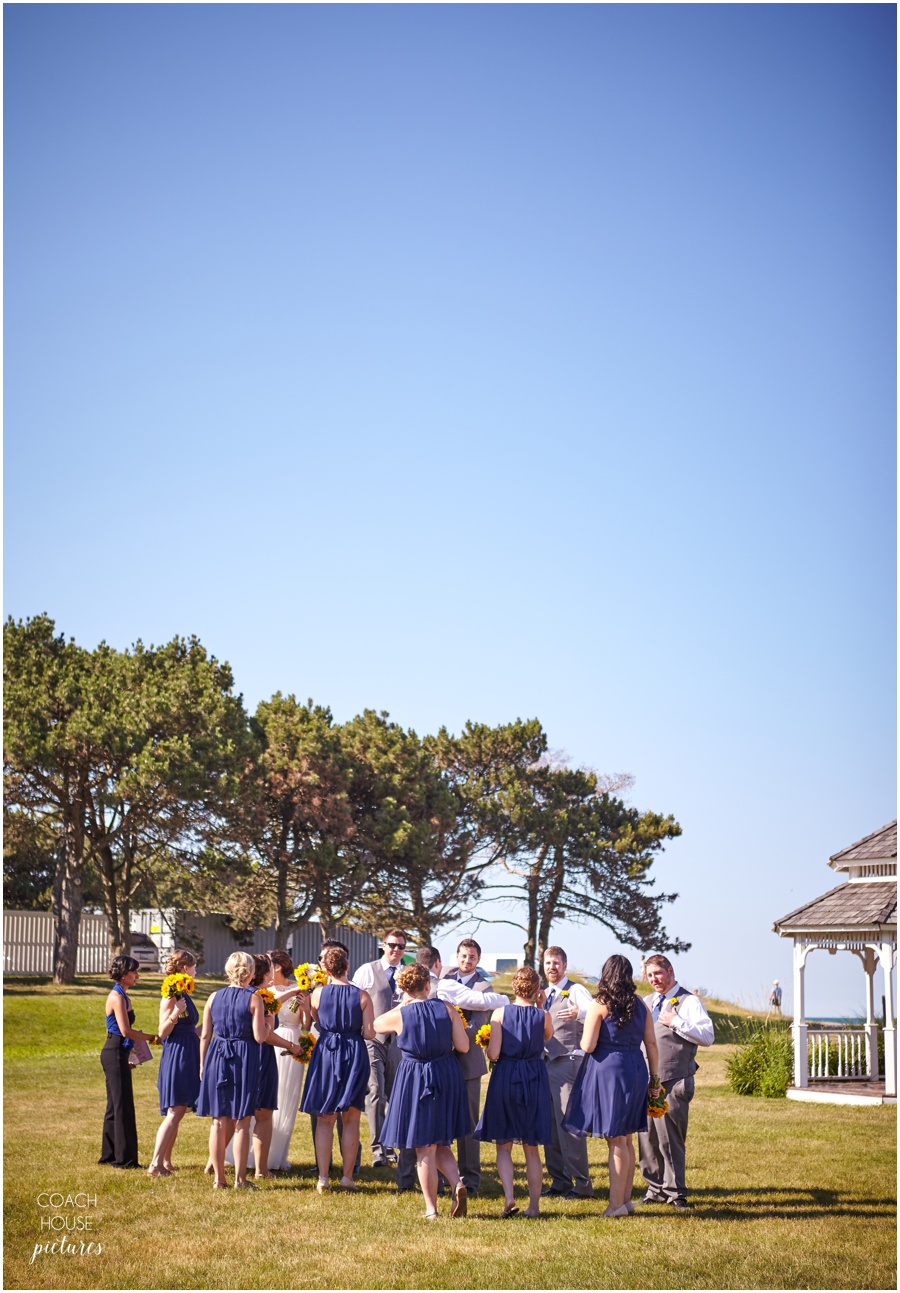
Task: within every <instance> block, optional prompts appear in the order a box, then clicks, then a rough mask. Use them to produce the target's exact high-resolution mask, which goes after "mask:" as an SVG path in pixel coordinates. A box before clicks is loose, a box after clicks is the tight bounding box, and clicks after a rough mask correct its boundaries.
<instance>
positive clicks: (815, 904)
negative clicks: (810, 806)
mask: <svg viewBox="0 0 900 1293" xmlns="http://www.w3.org/2000/svg"><path fill="white" fill-rule="evenodd" d="M894 825H895V837H896V823H895V824H894ZM855 847H857V846H856V845H854V848H855ZM867 856H869V857H871V856H872V855H871V854H867ZM896 923H897V885H896V883H895V881H893V880H886V881H885V882H884V884H882V883H881V882H880V881H879V882H875V883H869V884H853V883H851V882H850V881H848V882H847V883H846V884H840V885H838V887H837V888H836V889H830V890H829V891H828V893H823V894H822V896H821V898H814V899H813V901H812V902H808V903H805V904H804V906H802V907H798V908H797V909H796V911H791V912H788V914H787V915H786V916H782V917H781V919H780V920H776V922H775V925H774V929H775V932H776V934H780V933H781V932H782V929H783V928H784V927H787V928H794V927H797V926H801V927H803V928H807V929H836V928H841V929H855V928H859V929H863V928H865V929H871V928H872V926H873V925H896Z"/></svg>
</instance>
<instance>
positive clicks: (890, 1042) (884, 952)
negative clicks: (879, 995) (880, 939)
mask: <svg viewBox="0 0 900 1293" xmlns="http://www.w3.org/2000/svg"><path fill="white" fill-rule="evenodd" d="M896 957H897V947H896V944H895V943H882V944H881V955H880V956H879V958H878V959H879V960H880V961H881V968H882V971H883V972H884V1094H885V1095H892V1096H896V1094H897V1034H896V1032H895V1030H894V992H893V984H892V983H891V970H893V968H894V962H895V960H896Z"/></svg>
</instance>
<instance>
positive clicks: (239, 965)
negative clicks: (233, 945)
mask: <svg viewBox="0 0 900 1293" xmlns="http://www.w3.org/2000/svg"><path fill="white" fill-rule="evenodd" d="M255 969H256V962H255V961H254V959H253V957H252V956H250V955H249V954H248V953H247V952H232V953H231V955H230V956H229V958H228V960H227V961H226V962H225V978H226V979H227V980H228V982H229V983H230V984H231V986H232V987H233V988H243V987H246V985H247V984H248V983H249V982H250V980H251V979H252V978H253V972H254V971H255Z"/></svg>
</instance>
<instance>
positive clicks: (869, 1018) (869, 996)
mask: <svg viewBox="0 0 900 1293" xmlns="http://www.w3.org/2000/svg"><path fill="white" fill-rule="evenodd" d="M857 956H858V957H859V959H860V960H861V961H862V963H863V969H864V970H865V972H866V1073H867V1074H868V1076H869V1081H870V1082H875V1081H877V1080H878V1078H879V1076H880V1074H879V1072H878V1021H877V1020H876V1018H875V951H874V949H873V948H871V947H867V948H866V949H865V950H864V951H862V952H857Z"/></svg>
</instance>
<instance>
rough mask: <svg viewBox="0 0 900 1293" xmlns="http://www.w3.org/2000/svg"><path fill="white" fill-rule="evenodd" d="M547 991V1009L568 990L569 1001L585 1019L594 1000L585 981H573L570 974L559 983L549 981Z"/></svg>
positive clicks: (545, 1006) (545, 1003)
mask: <svg viewBox="0 0 900 1293" xmlns="http://www.w3.org/2000/svg"><path fill="white" fill-rule="evenodd" d="M546 992H547V1000H546V1001H545V1002H544V1008H545V1009H546V1008H547V1007H548V1006H550V1005H552V1004H553V1002H554V1001H555V1000H556V998H557V997H558V996H560V995H561V994H562V993H563V992H568V994H569V1002H570V1004H571V1005H573V1006H575V1007H576V1009H577V1010H578V1018H579V1019H584V1016H585V1012H586V1011H587V1008H588V1006H589V1005H590V1004H591V1002H592V1001H593V1000H594V998H593V997H592V996H591V994H590V993H589V992H588V990H587V988H586V987H585V986H584V984H583V983H573V982H572V980H571V979H570V978H569V977H568V975H563V977H562V978H561V979H560V981H559V983H548V984H547V988H546ZM579 1053H580V1052H579Z"/></svg>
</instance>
